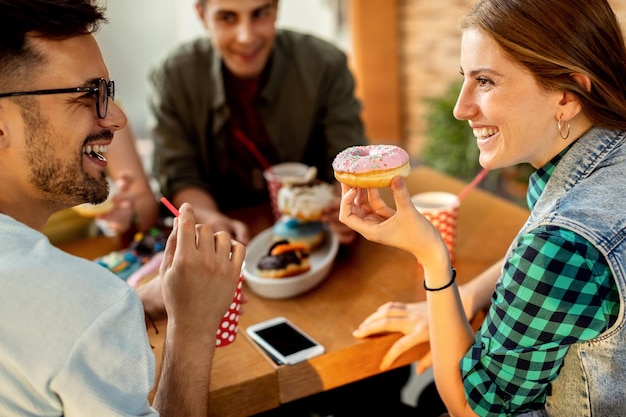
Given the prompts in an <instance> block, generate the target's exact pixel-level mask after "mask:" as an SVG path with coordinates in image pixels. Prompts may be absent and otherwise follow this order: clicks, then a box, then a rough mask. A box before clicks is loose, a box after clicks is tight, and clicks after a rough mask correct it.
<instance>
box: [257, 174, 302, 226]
mask: <svg viewBox="0 0 626 417" xmlns="http://www.w3.org/2000/svg"><path fill="white" fill-rule="evenodd" d="M308 169H309V166H308V165H306V164H301V163H300V162H284V163H282V164H276V165H273V166H272V167H270V168H268V169H266V170H265V171H263V177H264V178H265V181H267V188H268V191H269V193H270V202H271V204H272V212H273V213H274V218H275V219H276V220H278V219H279V218H280V216H281V213H280V211H279V210H278V191H279V190H280V189H281V188H282V186H283V180H284V179H285V178H288V177H291V178H293V177H304V176H305V174H306V172H307V170H308Z"/></svg>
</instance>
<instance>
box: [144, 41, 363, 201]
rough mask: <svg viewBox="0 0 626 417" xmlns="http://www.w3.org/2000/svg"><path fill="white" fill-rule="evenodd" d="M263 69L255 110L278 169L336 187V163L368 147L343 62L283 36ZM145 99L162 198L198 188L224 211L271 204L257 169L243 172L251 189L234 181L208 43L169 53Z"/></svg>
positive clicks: (327, 47)
mask: <svg viewBox="0 0 626 417" xmlns="http://www.w3.org/2000/svg"><path fill="white" fill-rule="evenodd" d="M269 62H270V63H271V64H270V65H271V68H270V69H269V75H268V77H267V82H266V83H265V84H264V85H262V86H261V87H260V88H261V93H260V99H259V100H257V102H256V104H255V105H256V106H257V108H258V111H259V114H260V117H261V119H262V121H263V123H264V127H265V129H266V132H267V135H268V136H269V138H270V139H271V141H272V142H273V143H274V145H275V147H276V150H277V152H278V156H279V158H280V161H276V162H303V163H306V164H308V165H312V166H316V167H317V169H318V177H319V178H320V179H322V180H324V181H328V182H332V181H334V179H333V174H332V167H331V163H332V161H333V159H334V157H335V155H336V154H337V153H338V152H340V151H341V150H343V149H345V148H347V147H349V146H353V145H362V144H366V143H367V139H366V137H365V133H364V128H363V124H362V121H361V118H360V111H361V103H360V102H359V100H357V98H356V97H355V96H354V87H355V82H354V78H353V76H352V74H351V73H350V70H349V68H348V66H347V60H346V56H345V54H344V53H343V52H342V51H341V50H339V49H338V48H336V47H335V46H333V45H332V44H330V43H328V42H325V41H323V40H320V39H318V38H315V37H313V36H310V35H305V34H300V33H295V32H291V31H286V30H279V31H278V32H277V36H276V42H275V47H274V51H273V53H272V57H271V59H270V60H269ZM149 96H150V100H149V106H150V112H151V115H150V118H149V120H150V122H149V123H150V130H151V132H152V135H153V139H154V142H155V160H154V169H155V176H156V177H157V179H158V180H159V183H160V185H161V192H162V193H163V195H165V196H167V197H171V196H172V195H173V194H174V193H176V192H177V191H178V190H180V189H182V188H184V187H188V186H196V187H201V188H203V189H206V190H207V191H208V192H210V193H211V194H212V195H213V197H214V198H215V199H216V201H217V203H218V204H219V205H220V208H221V209H222V210H228V209H232V208H237V207H244V206H249V205H253V204H257V203H259V202H260V201H267V198H268V197H267V190H266V189H265V188H264V184H261V187H259V184H258V181H256V184H253V182H254V181H253V179H252V176H253V171H254V170H256V171H258V172H260V171H261V170H262V168H261V166H259V167H246V169H249V170H250V171H251V174H250V175H251V179H250V183H249V184H243V185H242V184H241V183H239V182H234V181H233V178H232V177H233V175H232V172H233V169H235V168H237V161H233V160H229V158H228V157H227V154H226V152H225V144H226V141H228V140H231V139H230V138H231V136H230V134H229V131H228V129H226V128H225V125H226V122H227V121H228V118H229V108H228V105H227V103H226V98H225V93H224V83H223V78H222V62H221V57H220V55H219V53H218V52H217V51H216V50H215V49H214V48H213V47H212V45H211V41H210V39H209V38H201V39H197V40H194V41H192V42H189V43H186V44H183V45H181V46H180V47H178V48H177V49H176V50H174V51H173V52H172V53H170V54H169V55H168V56H167V57H166V58H165V59H164V60H163V61H162V62H161V64H160V65H159V66H158V67H157V68H155V69H154V70H153V71H152V72H151V75H150V79H149ZM239 168H240V167H239ZM258 172H257V173H256V174H255V175H257V177H258Z"/></svg>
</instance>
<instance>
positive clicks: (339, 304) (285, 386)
mask: <svg viewBox="0 0 626 417" xmlns="http://www.w3.org/2000/svg"><path fill="white" fill-rule="evenodd" d="M407 183H408V186H409V189H410V191H411V193H412V194H413V193H417V192H423V191H450V192H458V191H460V190H461V189H462V188H463V186H464V184H463V183H462V182H460V181H458V180H455V179H452V178H450V177H448V176H446V175H443V174H440V173H437V172H436V171H433V170H431V169H429V168H426V167H417V168H414V169H413V170H412V172H411V174H410V176H409V178H408V179H407ZM385 198H386V200H387V201H390V202H391V201H392V200H391V197H390V194H389V193H387V194H385ZM232 215H233V217H237V218H239V219H241V220H244V221H246V222H247V223H248V224H249V226H250V228H251V231H252V233H253V234H257V233H259V232H261V231H263V230H265V229H266V228H268V227H271V225H272V222H273V220H272V217H271V211H270V210H269V208H266V207H264V208H253V209H248V210H243V211H240V212H235V213H232ZM527 217H528V211H527V210H525V209H523V208H520V207H519V206H516V205H514V204H513V203H510V202H508V201H506V200H504V199H501V198H499V197H496V196H494V195H492V194H489V193H487V192H484V191H482V190H480V189H475V190H473V191H472V192H470V193H469V194H468V195H467V196H466V197H465V198H464V199H463V201H462V204H461V207H460V209H459V219H458V222H459V223H458V236H457V245H456V261H455V267H456V269H457V273H458V275H457V277H458V280H459V282H460V283H463V282H466V281H468V280H470V279H472V278H473V277H474V276H476V275H478V274H479V273H480V272H482V271H483V270H484V269H486V268H487V267H489V266H490V265H492V264H493V263H494V262H495V261H497V260H498V259H500V258H501V257H502V256H503V255H504V252H505V250H506V248H507V247H508V245H509V243H510V242H511V241H512V239H513V238H514V237H515V235H516V233H517V231H518V229H519V228H520V226H521V225H522V224H523V222H524V221H525V220H526V218H527ZM64 248H66V249H67V250H70V251H72V252H74V253H77V254H79V255H81V254H82V255H83V256H86V255H87V254H86V253H85V246H84V244H81V245H75V246H73V247H71V246H69V245H65V246H64ZM79 249H80V250H82V252H81V251H80V250H79ZM106 249H107V250H109V251H110V250H111V249H109V248H108V247H107V248H106ZM95 256H98V255H95ZM422 280H423V275H422V270H421V268H420V267H419V265H418V264H417V263H416V261H415V259H414V258H413V257H412V256H410V255H409V254H407V253H405V252H402V251H400V250H396V249H393V248H389V247H386V246H383V245H380V244H376V243H372V242H369V241H367V240H365V239H363V238H359V239H358V240H357V242H355V243H354V244H353V245H350V246H348V247H342V248H341V249H340V251H339V253H338V256H337V258H336V260H335V263H334V266H333V269H332V271H331V273H330V274H329V276H328V278H327V279H326V280H325V281H324V282H323V283H322V284H321V285H320V286H318V287H317V288H315V289H313V290H312V291H310V292H309V293H307V294H304V295H302V296H299V297H297V298H294V299H289V300H267V299H263V298H259V297H257V296H256V295H255V294H254V293H252V292H250V291H247V292H246V293H247V294H248V297H249V302H248V303H247V304H246V305H245V306H244V309H245V313H244V314H243V315H242V316H241V318H240V329H239V333H238V336H237V340H236V341H235V342H234V343H233V344H231V345H229V346H228V347H225V348H223V349H217V352H216V354H215V358H214V361H213V370H212V374H211V393H210V403H211V412H212V413H213V415H218V416H226V415H227V416H249V415H251V414H255V413H259V412H261V411H265V410H267V409H271V408H274V407H276V406H278V405H279V404H280V403H286V402H289V401H293V400H296V399H299V398H303V397H306V396H308V395H312V394H315V393H318V392H321V391H325V390H329V389H332V388H335V387H338V386H341V385H344V384H348V383H350V382H354V381H357V380H360V379H363V378H366V377H369V376H371V375H374V374H377V373H379V372H380V371H379V370H378V366H379V364H380V361H381V359H382V357H383V355H384V354H385V352H386V351H387V350H388V349H389V348H390V347H391V345H392V343H393V342H394V341H395V340H397V339H398V338H399V337H400V335H399V334H387V335H381V336H376V337H370V338H367V339H356V338H354V337H352V331H353V330H354V329H355V328H356V327H357V326H358V325H359V324H360V323H361V322H362V321H363V319H365V318H366V317H367V316H368V315H369V314H371V313H372V312H373V311H374V310H375V309H376V308H378V307H379V306H380V305H382V304H383V303H385V302H387V301H392V300H394V301H404V302H410V301H416V300H423V299H425V294H424V290H423V288H422V285H421V284H422ZM278 315H283V316H286V317H287V318H289V319H290V320H291V321H293V322H294V323H295V324H296V325H297V326H299V327H301V328H303V329H304V330H305V331H306V332H307V333H309V334H310V335H311V336H312V337H313V338H315V339H317V340H318V341H319V342H320V343H322V344H323V345H324V347H325V348H326V353H325V354H324V355H321V356H318V357H316V358H313V359H311V360H309V361H306V362H303V363H300V364H297V365H290V366H286V365H283V366H277V365H275V364H274V362H272V361H271V360H270V359H269V358H268V357H267V356H265V355H264V354H263V353H262V352H261V351H260V350H259V349H258V348H257V347H256V345H254V344H253V343H252V342H251V341H250V340H249V339H248V337H247V335H246V333H245V329H246V328H247V327H248V326H249V325H251V324H253V323H256V322H259V321H262V320H265V319H268V318H271V317H274V316H278ZM159 329H160V330H161V332H160V333H159V334H158V335H157V334H155V333H154V331H152V330H149V333H150V340H151V342H152V344H153V345H154V346H155V355H156V358H157V364H159V363H160V360H161V348H162V344H163V337H164V333H163V332H164V330H165V324H164V323H160V324H159ZM427 349H428V346H427V345H426V344H424V345H421V346H417V347H415V348H414V349H412V350H411V351H409V352H407V353H406V354H404V355H403V356H402V357H400V358H399V359H398V361H396V363H395V364H394V366H396V367H399V366H403V365H406V364H409V363H412V362H414V361H416V360H418V359H419V358H420V357H421V356H422V355H423V354H424V353H425V352H426V351H427Z"/></svg>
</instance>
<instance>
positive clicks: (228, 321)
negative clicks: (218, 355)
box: [215, 275, 243, 347]
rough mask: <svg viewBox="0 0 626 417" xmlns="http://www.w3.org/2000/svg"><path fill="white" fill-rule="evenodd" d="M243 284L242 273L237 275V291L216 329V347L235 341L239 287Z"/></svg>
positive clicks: (239, 299)
mask: <svg viewBox="0 0 626 417" xmlns="http://www.w3.org/2000/svg"><path fill="white" fill-rule="evenodd" d="M242 285H243V275H240V276H239V282H238V283H237V291H235V296H234V297H233V302H232V303H230V308H229V309H228V311H227V312H226V314H224V317H223V318H222V321H221V322H220V327H219V328H218V329H217V340H216V342H215V345H216V346H217V347H222V346H227V345H230V344H231V343H232V342H234V341H235V338H236V337H237V330H238V325H239V310H241V287H242Z"/></svg>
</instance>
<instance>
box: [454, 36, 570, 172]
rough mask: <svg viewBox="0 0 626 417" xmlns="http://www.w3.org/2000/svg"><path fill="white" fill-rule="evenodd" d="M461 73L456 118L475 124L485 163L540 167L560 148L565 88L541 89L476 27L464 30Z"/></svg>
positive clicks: (488, 164)
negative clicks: (460, 87)
mask: <svg viewBox="0 0 626 417" xmlns="http://www.w3.org/2000/svg"><path fill="white" fill-rule="evenodd" d="M461 73H462V74H463V76H464V81H463V88H462V89H461V92H460V94H459V98H458V100H457V103H456V106H455V108H454V116H455V117H456V118H457V119H459V120H467V121H468V122H469V124H470V126H471V127H472V129H473V131H474V135H475V136H476V142H477V145H478V149H479V150H480V158H479V160H480V164H481V165H482V166H483V167H485V168H487V169H496V168H503V167H506V166H511V165H516V164H519V163H525V162H527V163H530V164H531V165H533V166H534V167H535V168H539V167H541V166H543V165H544V164H545V163H547V162H548V161H549V160H550V159H552V157H554V156H555V155H557V154H558V153H559V152H560V149H562V143H559V140H560V136H559V132H558V129H557V120H558V118H559V113H558V112H559V102H560V101H561V100H562V98H563V91H548V90H546V89H545V88H543V87H542V86H541V85H539V83H538V82H537V80H536V79H535V78H534V77H533V76H532V75H531V73H530V72H529V71H528V70H527V69H526V68H524V67H523V66H522V65H521V64H520V63H519V62H517V61H514V60H513V59H511V58H510V57H509V56H508V55H507V54H506V53H505V52H504V50H503V49H502V48H501V47H500V46H499V45H498V44H497V43H496V41H495V40H494V39H493V38H492V37H491V36H489V35H487V34H486V33H485V32H483V31H480V30H476V29H468V30H465V31H464V32H463V37H462V41H461ZM561 142H562V141H561Z"/></svg>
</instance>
